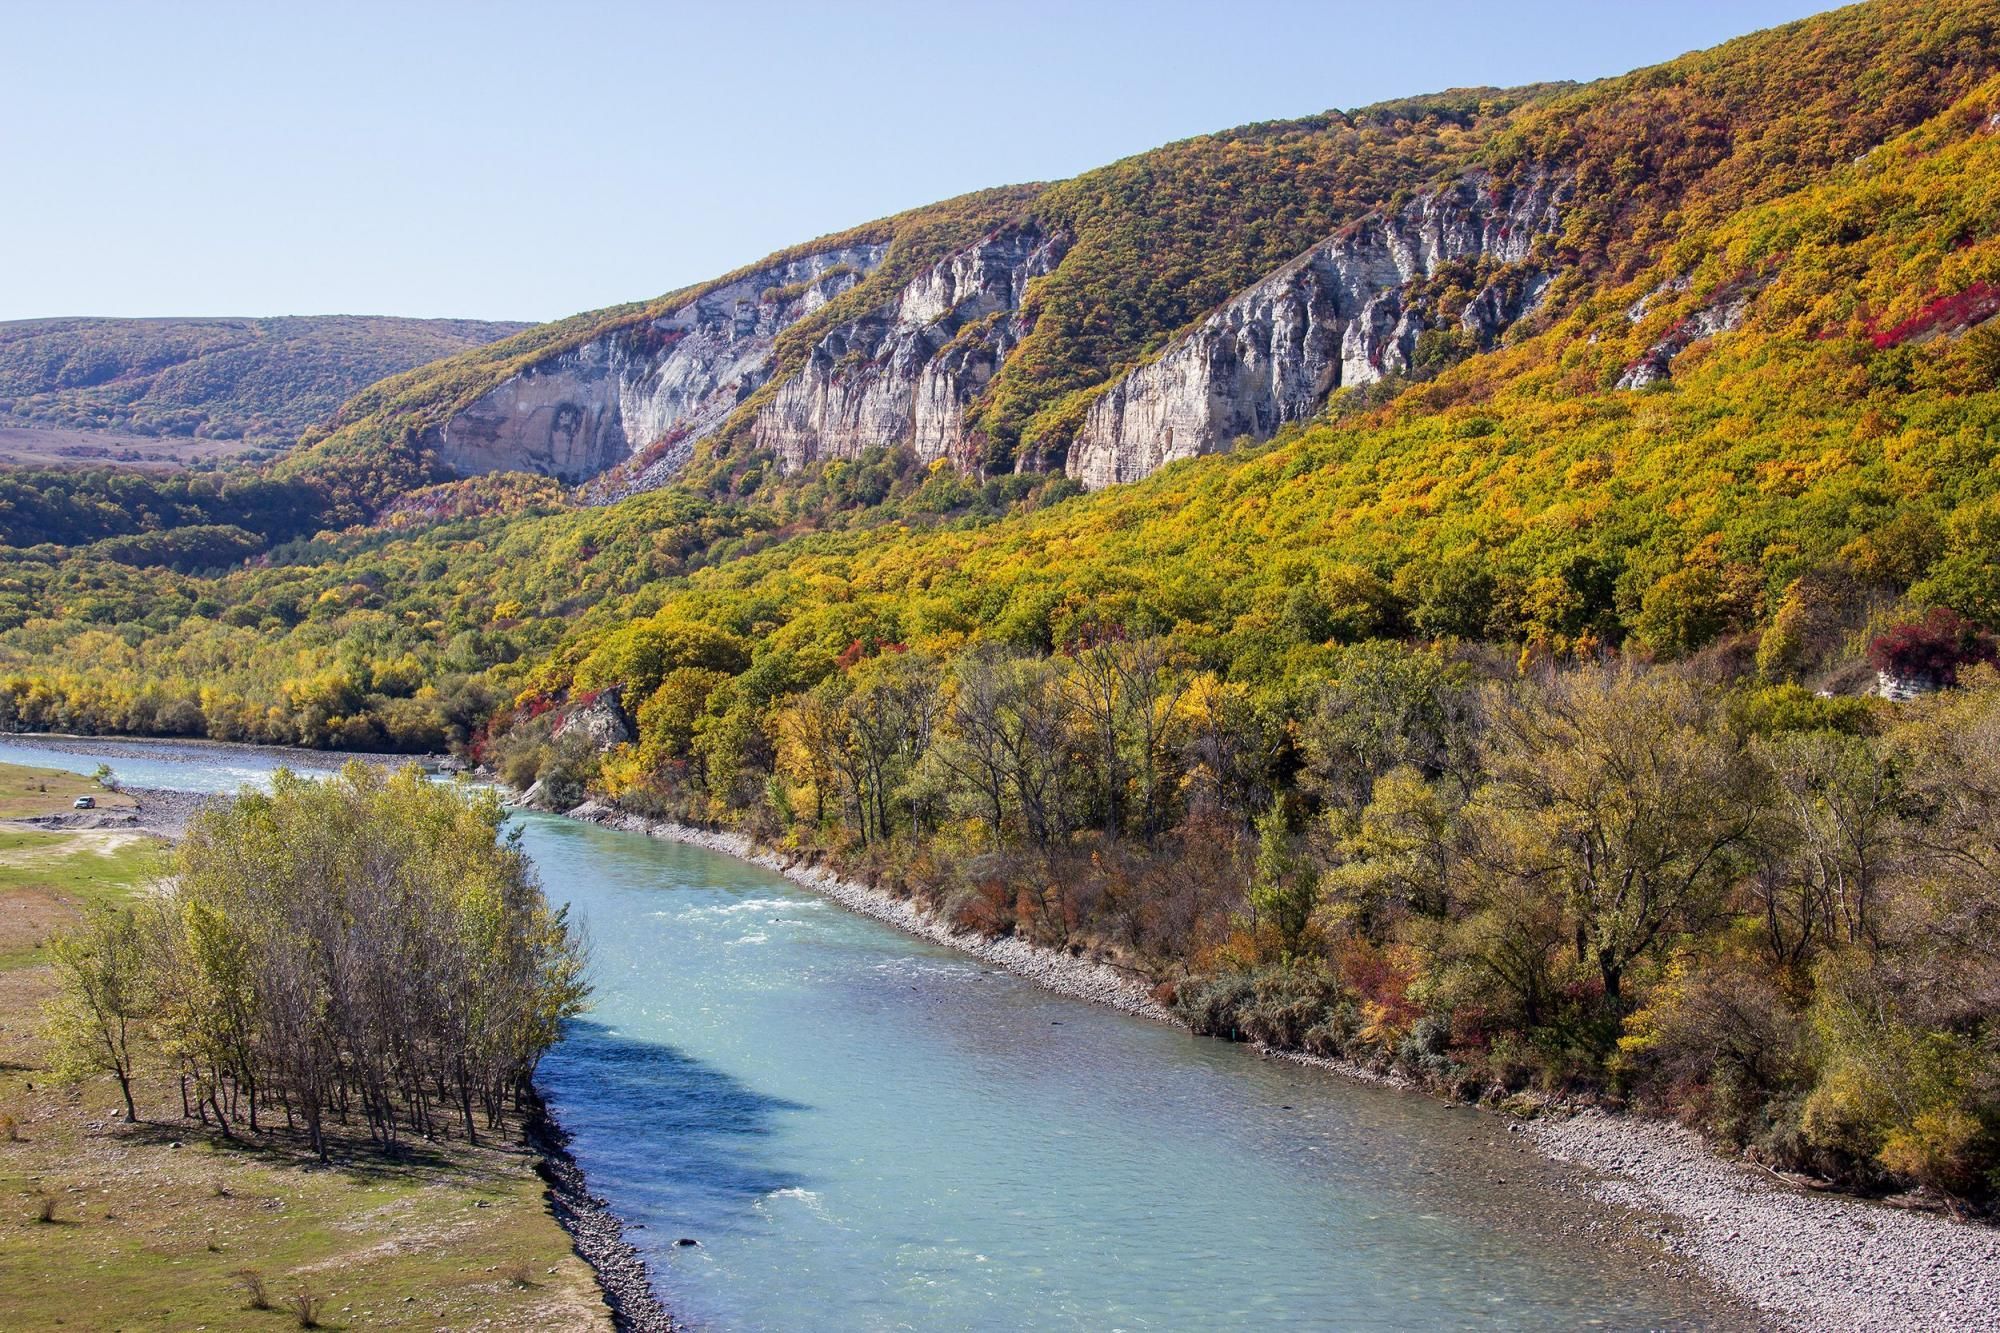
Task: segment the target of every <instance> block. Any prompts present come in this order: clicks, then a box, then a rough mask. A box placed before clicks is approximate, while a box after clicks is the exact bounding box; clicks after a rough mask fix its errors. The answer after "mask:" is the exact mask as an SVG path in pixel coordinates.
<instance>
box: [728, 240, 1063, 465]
mask: <svg viewBox="0 0 2000 1333" xmlns="http://www.w3.org/2000/svg"><path fill="white" fill-rule="evenodd" d="M1067 244H1068V243H1067V238H1065V237H1064V236H1062V235H1061V234H1059V233H1058V234H1051V233H1049V232H1046V231H1044V230H1043V229H1042V228H1041V227H1040V226H1038V225H1036V224H1035V223H1033V222H1029V223H1025V224H1023V225H1020V226H1015V227H1007V228H1004V229H1002V230H1000V231H997V232H994V233H993V234H991V235H989V236H986V237H984V238H983V239H981V240H980V241H979V242H978V243H977V244H975V245H972V246H969V247H967V248H966V249H964V250H961V251H959V252H958V253H957V254H954V255H951V256H949V257H947V258H946V259H943V260H941V261H939V262H938V263H937V264H935V265H933V266H932V267H931V268H930V269H928V270H927V271H925V272H924V274H923V275H922V276H920V277H918V278H917V279H916V280H915V281H914V282H912V283H910V284H909V285H908V286H907V287H905V288H904V289H903V290H902V292H901V293H900V294H899V295H898V296H897V298H896V300H894V301H893V302H890V303H888V304H886V305H883V306H880V307H878V308H876V309H874V310H871V311H869V312H868V313H867V314H865V315H862V316H861V317H859V318H857V319H853V320H850V321H848V322H847V323H845V324H842V325H840V326H838V327H837V328H834V329H832V330H830V331H829V332H828V333H827V334H826V336H825V337H823V338H821V339H820V341H819V343H818V344H817V345H816V346H815V347H814V348H813V350H812V354H811V357H810V358H809V360H808V361H807V363H806V364H805V366H804V367H802V368H801V369H800V370H799V372H798V373H797V374H796V375H794V376H793V377H792V378H791V379H789V380H787V381H786V382H785V383H784V384H783V385H782V386H780V387H779V389H778V390H777V392H776V394H775V395H774V396H773V397H772V399H771V401H770V402H769V403H767V404H765V406H764V407H763V408H761V409H760V410H759V411H758V413H757V417H756V420H755V422H754V423H753V424H752V427H751V438H752V439H753V441H754V442H755V443H756V445H757V446H758V447H760V448H765V449H769V450H771V451H772V452H773V453H775V454H776V455H777V457H778V461H779V465H780V466H781V467H783V468H784V469H785V470H787V471H793V470H796V469H798V468H800V467H803V466H804V465H805V464H807V463H809V462H811V461H813V460H814V459H817V458H853V457H856V456H858V455H859V454H860V453H861V451H862V450H864V449H867V448H869V447H870V446H872V445H898V444H907V445H909V446H910V447H911V448H912V449H914V450H915V451H916V453H917V454H918V455H919V456H920V457H922V458H924V459H926V460H929V459H936V458H951V459H953V460H955V461H958V462H960V463H961V464H963V465H966V466H967V467H970V466H972V465H973V463H974V460H973V459H972V457H971V453H972V451H971V448H970V446H969V445H968V442H967V439H966V433H965V407H966V405H967V404H968V403H970V402H971V401H972V400H973V399H974V398H975V397H977V396H978V394H979V392H980V390H981V389H983V388H984V387H985V385H986V382H987V381H988V380H989V379H991V378H992V377H993V373H994V371H995V370H997V369H998V368H999V365H1000V363H1001V361H1002V360H1003V359H1005V357H1006V355H1007V353H1008V352H1009V351H1010V350H1011V349H1012V348H1013V347H1014V345H1015V344H1017V343H1018V342H1020V340H1021V338H1022V336H1023V335H1025V334H1026V333H1027V331H1028V321H1027V317H1026V316H1025V315H1024V314H1023V313H1022V309H1021V305H1022V298H1023V294H1024V292H1025V290H1026V288H1027V285H1028V283H1029V282H1031V281H1033V280H1034V279H1035V278H1038V277H1040V276H1042V275H1043V274H1045V273H1047V272H1049V271H1050V270H1051V269H1053V268H1054V267H1055V266H1056V264H1057V263H1058V262H1059V261H1060V260H1061V259H1062V256H1063V253H1064V251H1065V250H1066V249H1067Z"/></svg>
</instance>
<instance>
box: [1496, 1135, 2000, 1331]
mask: <svg viewBox="0 0 2000 1333" xmlns="http://www.w3.org/2000/svg"><path fill="white" fill-rule="evenodd" d="M1520 1132H1521V1133H1522V1134H1523V1136H1525V1137H1526V1138H1527V1139H1528V1141H1529V1142H1531V1143H1533V1144H1534V1145H1535V1146H1536V1147H1538V1148H1540V1149H1541V1150H1542V1151H1543V1152H1544V1153H1546V1154H1547V1155H1548V1156H1550V1157H1552V1158H1554V1159H1556V1160H1557V1161H1559V1162H1565V1163H1568V1164H1571V1165H1573V1166H1576V1167H1578V1168H1580V1169H1582V1170H1584V1171H1585V1172H1587V1173H1588V1174H1589V1177H1590V1179H1589V1183H1588V1185H1587V1188H1588V1189H1589V1191H1590V1192H1591V1193H1592V1194H1594V1195H1595V1196H1596V1197H1598V1198H1600V1199H1602V1200H1604V1201H1605V1202H1607V1203H1613V1204H1620V1205H1623V1206H1626V1207H1630V1208H1635V1209H1638V1210H1640V1211H1642V1212H1647V1213H1652V1214H1656V1215H1658V1214H1665V1215H1667V1216H1669V1217H1672V1218H1674V1219H1675V1220H1676V1221H1677V1222H1678V1223H1679V1230H1678V1231H1663V1232H1662V1233H1661V1235H1660V1243H1661V1244H1662V1245H1663V1246H1665V1247H1666V1248H1667V1249H1669V1250H1671V1251H1673V1252H1674V1253H1676V1254H1679V1255H1681V1256H1683V1257H1685V1258H1687V1259H1689V1260H1691V1261H1692V1262H1693V1263H1694V1264H1695V1265H1696V1266H1697V1267H1698V1268H1700V1269H1701V1270H1702V1271H1703V1272H1705V1273H1706V1274H1707V1275H1708V1276H1709V1277H1710V1278H1711V1279H1713V1280H1715V1281H1716V1282H1718V1283H1719V1284H1721V1285H1723V1286H1724V1287H1726V1288H1727V1289H1729V1290H1731V1291H1733V1292H1735V1293H1737V1294H1738V1295H1740V1296H1742V1297H1743V1298H1744V1299H1745V1300H1747V1301H1748V1302H1749V1303H1750V1304H1752V1305H1753V1306H1755V1307H1756V1308H1757V1309H1759V1310H1762V1311H1766V1312H1768V1313H1771V1314H1774V1315H1777V1316H1779V1317H1780V1318H1781V1319H1782V1321H1783V1324H1784V1326H1786V1327H1790V1328H1797V1329H1805V1330H1812V1331H1813V1333H1817V1331H1818V1330H1827V1331H1828V1333H1834V1330H1850V1329H1852V1330H1862V1329H1866V1330H1880V1331H1881V1333H1901V1331H1902V1330H1910V1333H1917V1330H1945V1329H1951V1330H1984V1329H1996V1330H2000V1230H1996V1229H1994V1228H1992V1227H1987V1226H1979V1225H1973V1224H1968V1223H1962V1222H1953V1221H1951V1220H1949V1219H1947V1218H1944V1217H1941V1216H1938V1215H1937V1214H1935V1213H1927V1212H1915V1211H1911V1210H1908V1209H1902V1208H1892V1207H1888V1206H1886V1205H1882V1204H1875V1203H1869V1202H1867V1201H1865V1200H1861V1199H1856V1198H1853V1197H1850V1196H1846V1195H1836V1194H1818V1193H1813V1192H1811V1191H1808V1190H1804V1189H1800V1188H1797V1187H1795V1186H1792V1185H1790V1184H1788V1183H1786V1182H1784V1181H1783V1180H1780V1179H1776V1178H1772V1177H1770V1176H1766V1175H1760V1174H1758V1173H1757V1172H1756V1171H1755V1170H1753V1169H1752V1168H1750V1167H1747V1166H1745V1165H1743V1164H1742V1163H1740V1162H1734V1161H1730V1160H1728V1159H1726V1158H1722V1157H1718V1156H1716V1155H1715V1154H1714V1153H1713V1152H1711V1151H1710V1150H1709V1149H1708V1147H1707V1145H1706V1144H1704V1143H1703V1142H1702V1140H1701V1138H1700V1136H1698V1135H1696V1134H1695V1133H1693V1132H1692V1131H1690V1130H1687V1129H1684V1128H1682V1127H1681V1126H1679V1125H1672V1124H1667V1123H1664V1122H1661V1121H1657V1120H1639V1119H1634V1118H1629V1117H1624V1116H1612V1115H1606V1114H1605V1113H1603V1112H1602V1111H1586V1112H1583V1113H1582V1114H1579V1115H1575V1116H1570V1117H1568V1118H1558V1117H1548V1118H1543V1119H1540V1120H1534V1121H1530V1122H1528V1123H1526V1124H1524V1125H1522V1126H1521V1127H1520Z"/></svg>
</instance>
